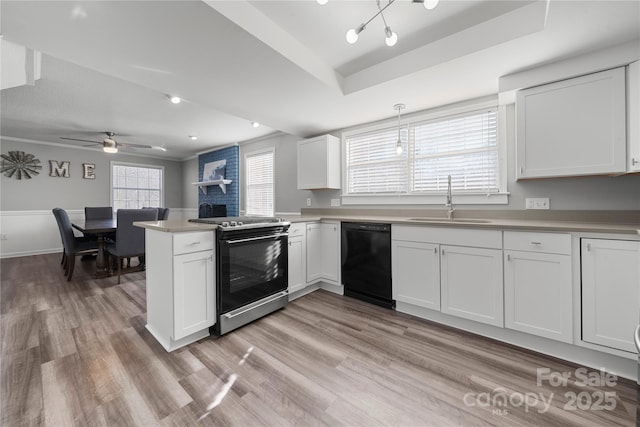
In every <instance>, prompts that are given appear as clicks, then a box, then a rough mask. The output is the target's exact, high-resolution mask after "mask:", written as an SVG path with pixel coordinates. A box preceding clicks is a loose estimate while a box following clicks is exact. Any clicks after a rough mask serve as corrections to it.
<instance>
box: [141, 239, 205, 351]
mask: <svg viewBox="0 0 640 427" xmlns="http://www.w3.org/2000/svg"><path fill="white" fill-rule="evenodd" d="M214 254H215V247H214V231H195V232H179V233H172V232H164V231H157V230H152V229H147V230H146V264H147V269H146V270H147V271H146V276H147V277H146V278H147V289H146V294H147V325H146V327H147V329H148V330H149V332H151V334H152V335H153V336H154V337H155V338H156V339H157V340H158V342H160V344H162V346H163V347H164V348H165V349H166V350H167V351H173V350H175V349H177V348H180V347H182V346H185V345H187V344H190V343H192V342H194V341H197V340H199V339H201V338H204V337H207V336H209V327H210V326H213V325H214V324H215V322H216V278H215V256H214Z"/></svg>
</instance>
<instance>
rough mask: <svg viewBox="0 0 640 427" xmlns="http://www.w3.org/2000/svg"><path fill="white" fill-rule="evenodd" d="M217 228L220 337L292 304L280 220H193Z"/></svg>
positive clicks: (286, 225) (217, 327) (284, 234)
mask: <svg viewBox="0 0 640 427" xmlns="http://www.w3.org/2000/svg"><path fill="white" fill-rule="evenodd" d="M189 221H191V222H199V223H206V224H216V225H218V228H217V229H216V241H217V244H216V279H217V280H216V301H217V304H216V306H217V315H218V319H217V322H216V324H215V325H214V326H213V327H212V328H211V333H212V334H214V335H223V334H226V333H227V332H230V331H232V330H234V329H236V328H239V327H240V326H243V325H246V324H247V323H249V322H252V321H254V320H256V319H258V318H260V317H262V316H265V315H267V314H269V313H271V312H273V311H275V310H278V309H280V308H283V307H284V306H286V305H287V302H288V301H289V294H288V291H287V287H288V276H287V270H288V263H287V259H288V254H287V248H288V245H287V239H288V236H287V231H288V230H289V226H290V222H288V221H284V220H282V219H281V218H274V217H216V218H198V219H190V220H189Z"/></svg>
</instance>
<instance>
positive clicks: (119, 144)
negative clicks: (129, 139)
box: [117, 142, 153, 148]
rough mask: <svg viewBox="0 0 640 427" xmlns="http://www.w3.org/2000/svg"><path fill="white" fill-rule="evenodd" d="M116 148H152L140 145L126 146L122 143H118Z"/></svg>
mask: <svg viewBox="0 0 640 427" xmlns="http://www.w3.org/2000/svg"><path fill="white" fill-rule="evenodd" d="M117 144H118V147H132V148H153V147H152V146H150V145H142V144H126V143H122V142H118V143H117Z"/></svg>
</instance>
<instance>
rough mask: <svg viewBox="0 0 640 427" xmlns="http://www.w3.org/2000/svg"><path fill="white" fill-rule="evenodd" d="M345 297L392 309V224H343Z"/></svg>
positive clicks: (393, 302) (393, 304)
mask: <svg viewBox="0 0 640 427" xmlns="http://www.w3.org/2000/svg"><path fill="white" fill-rule="evenodd" d="M341 228H342V240H341V244H342V247H341V254H342V284H343V285H344V294H345V295H346V296H349V297H353V298H357V299H360V300H363V301H367V302H370V303H372V304H376V305H380V306H382V307H387V308H393V307H395V301H394V300H393V297H392V295H391V225H390V224H374V223H357V222H343V223H342V227H341Z"/></svg>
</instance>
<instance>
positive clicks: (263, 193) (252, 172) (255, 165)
mask: <svg viewBox="0 0 640 427" xmlns="http://www.w3.org/2000/svg"><path fill="white" fill-rule="evenodd" d="M273 157H274V156H273V151H263V152H259V153H248V154H247V155H246V156H245V183H246V214H247V215H259V216H273V214H274V196H273V193H274V184H273V181H274V180H273Z"/></svg>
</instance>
